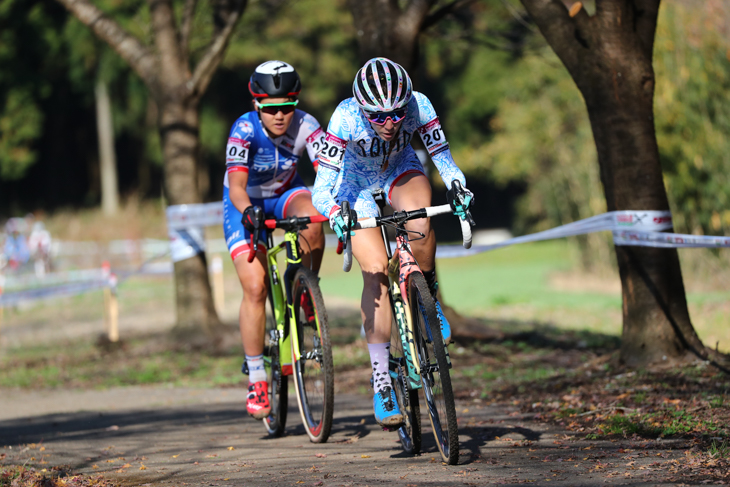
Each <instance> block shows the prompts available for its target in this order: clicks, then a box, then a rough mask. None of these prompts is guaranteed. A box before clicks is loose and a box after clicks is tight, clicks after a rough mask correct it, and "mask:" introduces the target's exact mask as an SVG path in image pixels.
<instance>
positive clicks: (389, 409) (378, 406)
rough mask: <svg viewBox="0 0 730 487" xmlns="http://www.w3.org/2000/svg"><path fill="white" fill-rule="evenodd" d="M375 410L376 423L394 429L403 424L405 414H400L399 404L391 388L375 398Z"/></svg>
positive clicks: (388, 387) (376, 394)
mask: <svg viewBox="0 0 730 487" xmlns="http://www.w3.org/2000/svg"><path fill="white" fill-rule="evenodd" d="M373 409H375V421H377V422H378V424H379V425H380V426H383V427H385V428H393V427H395V426H400V425H402V424H403V414H401V412H400V408H399V407H398V402H397V401H396V400H395V391H393V388H392V387H390V386H387V387H386V388H385V389H383V390H381V391H380V392H376V393H375V396H374V397H373Z"/></svg>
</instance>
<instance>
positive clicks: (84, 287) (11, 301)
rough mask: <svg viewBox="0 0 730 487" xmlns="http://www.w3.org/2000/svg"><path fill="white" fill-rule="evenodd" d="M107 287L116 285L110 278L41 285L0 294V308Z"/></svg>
mask: <svg viewBox="0 0 730 487" xmlns="http://www.w3.org/2000/svg"><path fill="white" fill-rule="evenodd" d="M106 287H114V286H113V285H112V283H111V282H110V279H98V280H97V279H95V280H90V281H82V282H70V283H66V284H60V285H58V286H49V287H41V288H36V289H26V290H24V291H16V292H10V293H3V294H0V308H8V307H11V306H17V305H18V304H21V303H23V302H27V301H37V300H39V299H47V298H50V297H59V296H75V295H77V294H83V293H86V292H89V291H95V290H97V289H103V288H106Z"/></svg>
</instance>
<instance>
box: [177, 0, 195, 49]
mask: <svg viewBox="0 0 730 487" xmlns="http://www.w3.org/2000/svg"><path fill="white" fill-rule="evenodd" d="M197 4H198V0H185V6H184V7H183V12H182V19H181V20H180V54H181V55H182V56H183V57H184V58H185V59H187V58H188V54H189V49H190V33H191V32H192V30H193V18H194V17H195V7H196V6H197Z"/></svg>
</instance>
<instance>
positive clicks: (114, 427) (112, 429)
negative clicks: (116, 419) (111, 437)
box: [106, 424, 119, 431]
mask: <svg viewBox="0 0 730 487" xmlns="http://www.w3.org/2000/svg"><path fill="white" fill-rule="evenodd" d="M118 429H119V426H117V425H116V424H115V425H113V426H109V427H108V428H107V429H106V430H107V431H117V430H118Z"/></svg>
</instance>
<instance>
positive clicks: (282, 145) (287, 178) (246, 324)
mask: <svg viewBox="0 0 730 487" xmlns="http://www.w3.org/2000/svg"><path fill="white" fill-rule="evenodd" d="M248 88H249V91H250V92H251V95H253V97H254V102H253V104H254V109H255V110H254V111H251V112H248V113H245V114H243V115H241V116H240V117H239V118H238V120H236V121H235V122H234V124H233V126H232V127H231V132H230V135H229V137H228V145H227V147H226V168H227V169H226V177H225V180H224V183H223V218H224V222H223V229H224V232H225V238H226V244H227V245H228V250H229V251H230V253H231V258H232V259H233V264H234V266H235V267H236V272H237V273H238V278H239V280H240V281H241V286H242V287H243V300H242V302H241V310H240V314H239V326H240V328H241V341H242V342H243V350H244V353H245V355H246V362H245V364H244V369H245V368H248V374H249V376H248V379H249V387H248V397H247V401H246V410H247V411H248V413H249V414H250V415H251V416H253V417H254V418H256V419H262V418H265V417H266V416H267V415H268V414H269V412H270V411H271V405H270V404H269V396H268V385H267V383H266V371H265V370H264V360H263V351H264V328H265V319H266V311H265V310H266V296H267V286H266V268H267V266H266V263H265V259H266V244H265V242H266V230H265V229H263V230H261V236H260V240H259V246H258V255H257V256H256V258H255V259H254V260H253V262H248V258H247V257H248V254H249V252H250V251H251V248H250V242H251V234H252V233H253V230H254V225H255V224H256V220H258V223H259V227H262V226H263V225H261V223H262V220H263V219H264V218H265V217H268V218H271V217H274V218H278V219H280V218H287V217H290V216H298V217H302V216H314V215H317V210H315V208H314V206H312V199H311V193H310V191H309V189H307V187H306V186H305V185H304V182H303V181H302V180H301V178H300V177H299V175H298V174H297V170H296V166H297V162H298V160H299V157H300V156H301V155H302V153H303V152H304V150H305V149H306V150H307V152H308V153H309V157H310V159H311V160H312V162H313V164H314V166H315V170H316V169H317V153H318V152H319V149H320V147H321V145H322V142H323V139H324V132H323V131H322V129H321V127H320V126H319V123H317V120H315V118H314V117H312V116H311V115H309V114H308V113H305V112H303V111H301V110H297V109H295V107H296V105H297V103H298V100H297V95H299V92H300V90H301V82H300V79H299V75H298V74H297V72H296V71H295V70H294V68H293V67H292V66H290V65H289V64H287V63H284V62H281V61H267V62H265V63H263V64H261V65H260V66H258V67H257V68H256V70H255V71H254V73H253V74H252V75H251V79H250V81H249V84H248ZM257 209H260V210H261V211H258V210H257ZM302 237H303V238H302V241H303V242H306V243H307V244H308V245H303V248H302V263H303V264H304V265H305V266H309V265H310V263H311V265H312V268H313V270H314V271H315V272H316V271H318V270H319V266H320V263H321V261H322V252H323V251H324V234H323V232H322V226H321V225H316V224H312V225H309V227H308V228H307V229H306V230H303V231H302Z"/></svg>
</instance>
